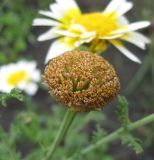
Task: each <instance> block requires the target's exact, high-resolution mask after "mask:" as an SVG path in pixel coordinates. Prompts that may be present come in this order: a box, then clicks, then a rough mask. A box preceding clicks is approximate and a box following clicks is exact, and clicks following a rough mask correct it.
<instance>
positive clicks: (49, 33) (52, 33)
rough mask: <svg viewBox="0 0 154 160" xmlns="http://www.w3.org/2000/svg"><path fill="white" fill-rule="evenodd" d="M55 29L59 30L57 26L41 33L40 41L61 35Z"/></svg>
mask: <svg viewBox="0 0 154 160" xmlns="http://www.w3.org/2000/svg"><path fill="white" fill-rule="evenodd" d="M55 31H57V28H51V29H50V30H48V31H47V32H45V33H43V34H41V35H40V36H39V37H38V41H46V40H49V39H53V38H56V37H58V36H59V35H57V34H56V33H55Z"/></svg>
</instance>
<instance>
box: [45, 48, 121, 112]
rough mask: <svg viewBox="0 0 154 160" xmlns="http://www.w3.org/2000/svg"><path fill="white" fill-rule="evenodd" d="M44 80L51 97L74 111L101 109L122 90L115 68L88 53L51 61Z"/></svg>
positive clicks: (65, 55) (82, 52)
mask: <svg viewBox="0 0 154 160" xmlns="http://www.w3.org/2000/svg"><path fill="white" fill-rule="evenodd" d="M44 80H45V82H46V83H47V84H48V86H49V89H50V93H51V95H52V96H53V97H55V98H56V99H57V100H58V101H60V102H62V103H64V104H65V105H67V106H69V107H70V108H71V109H73V110H75V111H91V110H97V109H100V108H101V107H103V106H104V105H105V104H106V103H108V102H109V101H110V100H112V99H113V98H114V97H115V96H116V95H117V94H118V93H119V89H120V83H119V79H118V77H117V75H116V72H115V70H114V68H113V67H112V66H111V65H110V64H109V63H108V62H107V61H106V60H105V59H104V58H102V57H100V56H98V55H96V54H92V53H89V52H86V51H69V52H65V53H64V54H62V55H60V56H58V57H56V58H54V59H53V60H51V61H49V63H48V65H47V67H46V68H45V72H44Z"/></svg>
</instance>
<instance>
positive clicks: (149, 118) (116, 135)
mask: <svg viewBox="0 0 154 160" xmlns="http://www.w3.org/2000/svg"><path fill="white" fill-rule="evenodd" d="M152 121H154V114H151V115H149V116H146V117H145V118H143V119H141V120H138V121H136V122H133V123H130V124H129V126H128V130H130V131H131V130H134V129H136V128H139V127H141V126H143V125H146V124H148V123H150V122H152ZM122 131H123V128H122V127H121V128H119V129H118V130H116V131H114V132H113V133H111V134H109V135H108V136H106V137H103V138H102V139H100V140H99V141H98V142H96V143H94V144H92V145H90V146H88V147H87V148H85V149H83V150H82V151H81V154H82V155H85V154H87V153H89V152H92V151H93V150H95V149H97V148H99V147H100V146H102V145H103V144H105V143H109V142H112V141H114V140H116V139H118V138H120V136H121V134H120V133H121V132H122ZM71 159H72V157H71V158H69V160H71Z"/></svg>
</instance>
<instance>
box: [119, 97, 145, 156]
mask: <svg viewBox="0 0 154 160" xmlns="http://www.w3.org/2000/svg"><path fill="white" fill-rule="evenodd" d="M118 102H119V105H118V107H117V112H116V113H117V116H118V119H119V121H120V123H121V125H122V127H123V131H122V132H121V133H120V134H121V141H122V144H126V145H128V147H130V148H132V149H133V150H134V151H135V152H136V153H137V154H139V153H141V152H142V151H143V149H142V146H141V145H140V143H139V139H137V138H136V137H134V136H133V135H132V134H131V133H130V131H129V130H128V125H129V123H130V120H129V107H128V101H127V99H126V98H125V97H123V96H119V97H118Z"/></svg>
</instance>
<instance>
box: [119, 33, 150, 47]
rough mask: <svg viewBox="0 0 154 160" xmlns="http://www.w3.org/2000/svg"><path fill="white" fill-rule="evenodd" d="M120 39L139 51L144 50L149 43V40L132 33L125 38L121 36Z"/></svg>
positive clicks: (139, 34) (141, 35)
mask: <svg viewBox="0 0 154 160" xmlns="http://www.w3.org/2000/svg"><path fill="white" fill-rule="evenodd" d="M121 39H122V40H125V41H128V42H130V43H132V44H134V45H136V46H138V47H139V48H141V49H145V48H146V44H147V43H150V40H149V39H148V38H147V37H145V36H144V35H143V34H141V33H138V32H132V33H130V34H128V35H126V36H122V37H121Z"/></svg>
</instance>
